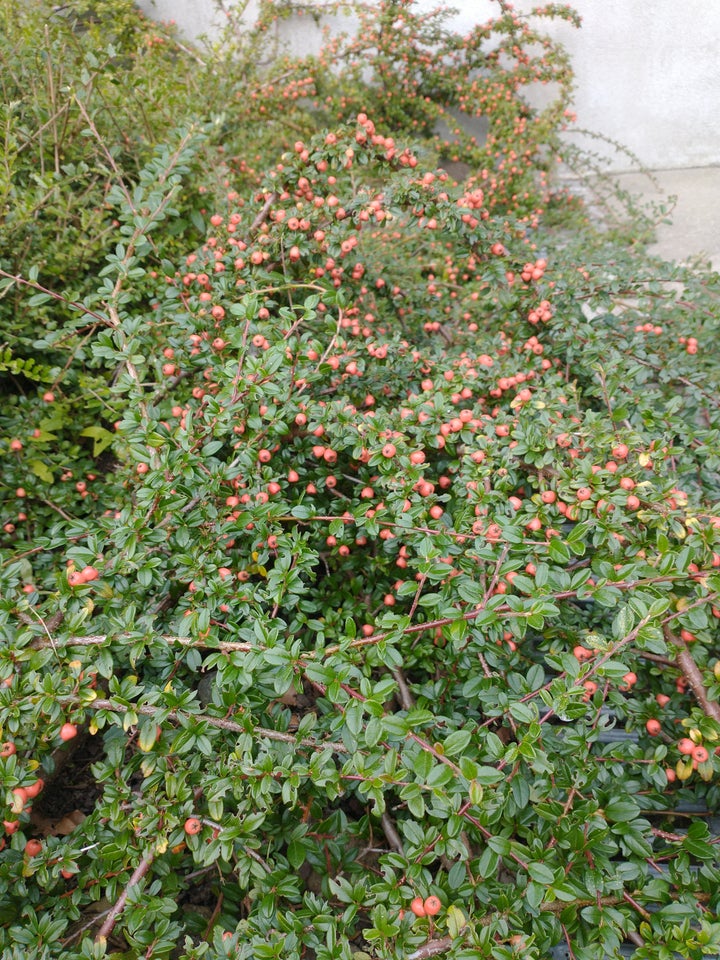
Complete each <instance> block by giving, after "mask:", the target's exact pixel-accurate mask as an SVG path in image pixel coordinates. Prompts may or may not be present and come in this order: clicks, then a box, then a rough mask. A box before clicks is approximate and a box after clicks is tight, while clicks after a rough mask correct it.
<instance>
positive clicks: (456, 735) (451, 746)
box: [443, 730, 472, 757]
mask: <svg viewBox="0 0 720 960" xmlns="http://www.w3.org/2000/svg"><path fill="white" fill-rule="evenodd" d="M471 740H472V733H471V732H470V731H469V730H455V731H454V732H453V733H451V734H450V735H449V736H448V737H446V738H445V741H444V743H443V747H444V748H445V756H447V757H454V756H455V755H456V754H458V753H462V751H463V750H464V749H465V748H466V747H467V745H468V744H469V743H470V741H471Z"/></svg>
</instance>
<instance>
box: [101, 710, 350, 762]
mask: <svg viewBox="0 0 720 960" xmlns="http://www.w3.org/2000/svg"><path fill="white" fill-rule="evenodd" d="M86 706H88V707H90V708H91V709H93V710H115V711H117V712H118V713H128V712H129V711H130V710H133V711H135V712H136V713H139V714H141V715H142V716H144V717H154V716H157V714H158V713H162V712H164V711H163V710H162V708H160V707H151V706H149V705H144V706H140V705H138V704H135V705H134V706H132V707H126V706H125V704H122V703H113V702H112V701H111V700H100V699H97V700H93V701H92V703H89V704H86ZM165 716H166V718H167V719H168V720H172V721H173V722H175V723H178V722H180V721H179V714H178V713H177V712H176V711H175V710H170V711H169V713H166V714H165ZM188 716H189V715H188ZM192 717H193V720H195V721H196V722H197V723H207V725H208V726H210V727H217V728H218V729H220V730H229V731H230V732H231V733H247V732H248V731H247V728H246V727H245V726H243V725H242V724H239V723H235V721H234V720H226V719H225V718H224V717H210V716H208V715H207V714H205V713H196V714H192ZM252 732H253V733H256V734H257V735H258V736H260V737H265V739H267V740H278V741H280V742H281V743H292V744H294V745H295V746H297V747H310V748H311V749H313V750H326V749H327V748H328V747H329V748H330V749H331V750H334V751H335V753H347V752H348V748H347V747H346V746H345V744H344V743H333V742H329V741H328V742H326V741H324V740H312V739H310V738H306V739H304V740H298V739H297V737H294V736H293V735H292V734H291V733H282V732H281V731H279V730H270V729H268V728H267V727H253V731H252Z"/></svg>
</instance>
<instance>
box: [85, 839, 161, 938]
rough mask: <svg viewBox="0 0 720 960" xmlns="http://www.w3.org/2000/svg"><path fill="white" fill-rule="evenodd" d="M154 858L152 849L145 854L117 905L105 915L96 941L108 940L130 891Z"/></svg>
mask: <svg viewBox="0 0 720 960" xmlns="http://www.w3.org/2000/svg"><path fill="white" fill-rule="evenodd" d="M154 859H155V854H154V853H153V852H152V851H149V852H146V853H144V854H143V857H142V860H141V861H140V863H139V864H138V865H137V867H136V868H135V870H134V871H133V874H132V876H131V877H130V879H129V880H128V882H127V886H126V887H125V889H124V890H123V892H122V893H121V894H120V896H119V897H118V899H117V901H116V902H115V905H114V906H113V907H112V909H111V910H110V912H109V913H108V915H107V917H105V921H104V923H103V925H102V926H101V927H100V929H99V930H98V933H97V936H96V937H95V943H98V941H100V940H107V938H108V937H109V936H110V934H111V933H112V932H113V928H114V927H115V924H116V923H117V921H118V918H119V916H120V914H121V913H122V912H123V910H124V909H125V904H126V902H127V898H128V896H129V895H130V891H131V890H132V888H133V887H136V886H137V885H138V883H140V881H141V880H142V878H143V877H144V876H145V874H146V873H147V872H148V870H149V869H150V867H151V866H152V862H153V860H154Z"/></svg>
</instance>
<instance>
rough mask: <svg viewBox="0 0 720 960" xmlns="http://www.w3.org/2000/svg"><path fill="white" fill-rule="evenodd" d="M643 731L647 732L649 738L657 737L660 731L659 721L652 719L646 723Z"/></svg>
mask: <svg viewBox="0 0 720 960" xmlns="http://www.w3.org/2000/svg"><path fill="white" fill-rule="evenodd" d="M645 729H646V730H647V732H648V733H649V734H650V736H651V737H657V735H658V734H659V733H660V731H661V730H662V726H661V725H660V721H659V720H655V718H654V717H653V718H652V719H650V720H648V721H647V723H646V724H645Z"/></svg>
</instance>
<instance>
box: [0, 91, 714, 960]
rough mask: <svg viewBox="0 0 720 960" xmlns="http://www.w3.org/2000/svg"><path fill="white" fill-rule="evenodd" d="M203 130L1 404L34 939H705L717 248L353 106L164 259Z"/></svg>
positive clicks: (2, 866)
mask: <svg viewBox="0 0 720 960" xmlns="http://www.w3.org/2000/svg"><path fill="white" fill-rule="evenodd" d="M212 135H213V134H212V130H208V129H207V127H206V126H205V125H204V124H202V123H200V124H197V125H195V126H191V125H188V126H186V127H184V128H182V129H179V130H178V131H176V132H175V133H173V134H172V135H169V136H168V142H167V143H166V144H165V145H163V146H161V147H159V148H157V149H156V151H155V156H154V158H152V159H151V160H149V161H148V162H147V163H146V164H145V165H144V166H143V167H142V168H141V169H140V170H139V171H138V172H137V174H136V176H135V178H134V179H133V181H132V182H133V190H132V191H129V190H128V189H126V185H125V184H124V182H123V183H120V182H118V183H116V184H114V185H112V186H111V188H110V189H109V191H108V194H107V200H106V202H107V204H108V205H109V208H110V211H109V212H110V214H111V216H112V217H113V218H114V219H115V220H116V221H117V226H116V227H115V228H114V229H115V233H114V235H113V243H112V245H111V252H110V253H109V255H108V256H107V257H106V259H105V266H104V267H103V269H102V271H101V275H100V276H98V277H96V278H95V282H94V285H93V287H92V290H91V291H90V292H89V293H87V294H86V296H85V297H84V299H83V303H82V314H81V319H82V322H83V325H84V326H85V327H86V328H88V332H87V333H86V334H85V335H86V336H87V346H86V348H85V351H86V352H84V353H83V354H78V353H74V354H73V358H72V364H74V367H73V371H74V374H76V375H78V380H77V384H78V386H77V388H76V387H75V386H73V392H72V393H71V395H70V396H68V397H67V398H66V399H65V401H64V402H65V403H66V404H67V406H66V408H65V409H66V416H73V415H75V410H77V417H78V418H80V417H81V416H82V410H83V408H84V403H85V397H84V395H83V390H85V391H87V394H88V397H87V399H88V402H89V403H95V404H97V405H98V408H100V409H102V420H101V421H100V423H99V424H97V425H98V426H100V427H101V429H102V431H103V432H102V433H97V435H96V437H93V435H89V436H90V437H91V439H95V440H97V446H96V449H95V451H94V452H93V451H91V450H90V449H85V450H84V451H83V452H81V453H80V454H79V455H78V451H77V447H74V446H72V441H70V440H68V439H67V434H62V435H59V434H52V432H51V430H50V429H48V422H47V416H48V412H47V411H48V404H49V401H48V400H43V399H42V397H37V396H35V395H34V394H33V393H32V392H31V391H29V390H26V391H18V393H17V394H15V396H14V397H13V398H12V399H11V401H10V402H9V403H8V404H7V406H6V407H5V409H4V410H3V415H2V422H3V436H2V441H1V442H2V452H3V458H4V460H3V464H4V470H3V476H4V482H5V484H6V486H5V490H4V505H3V509H4V510H5V518H4V524H5V534H6V537H7V540H6V544H7V545H6V548H5V549H4V550H3V566H2V572H1V573H0V578H1V579H0V593H1V595H2V600H1V601H0V629H2V632H3V644H2V647H1V648H0V679H1V680H2V685H1V686H0V722H1V723H2V737H1V739H2V742H3V744H2V748H0V776H1V777H2V783H3V786H4V788H5V793H4V800H5V804H6V809H5V815H4V817H3V821H4V830H5V835H4V838H3V840H4V846H3V849H2V851H1V852H0V889H2V896H0V943H2V947H3V951H4V955H5V956H8V957H14V956H23V957H27V956H37V957H61V956H62V957H104V956H115V957H121V956H128V957H129V956H132V957H139V956H148V957H178V958H186V957H187V958H191V957H192V958H195V957H208V958H210V957H223V956H225V957H227V956H235V957H247V958H250V957H281V958H294V957H297V958H300V957H303V958H304V957H319V958H331V957H337V958H350V957H352V956H353V955H354V956H356V957H360V958H362V957H363V956H371V957H384V958H400V957H403V958H408V957H412V958H414V960H421V958H425V957H431V956H447V957H452V958H465V957H468V958H469V957H493V958H500V960H502V958H512V957H514V956H524V957H532V958H538V960H539V958H544V957H547V956H548V955H549V954H550V951H551V949H552V948H553V947H555V946H565V947H566V948H567V950H568V952H570V951H572V955H574V956H575V957H576V958H578V960H585V958H600V957H604V956H606V955H607V956H612V955H618V954H617V951H618V949H619V946H620V944H622V943H623V942H627V941H629V942H631V943H633V944H634V945H635V946H636V947H637V950H636V953H635V956H636V957H637V958H638V960H643V958H647V960H649V958H664V957H672V956H673V955H674V954H675V953H679V954H680V955H682V956H685V957H691V958H695V957H701V956H704V955H711V956H712V955H716V954H717V953H718V951H719V950H720V927H719V926H718V924H717V923H716V922H715V919H714V918H715V913H716V909H717V896H718V895H717V889H718V865H717V856H716V852H715V851H716V844H715V843H714V841H715V839H716V837H715V832H716V831H715V824H714V821H713V818H712V814H713V813H714V812H715V810H716V809H717V785H716V783H717V773H718V762H719V761H718V757H717V756H716V752H715V751H716V746H717V742H718V736H719V734H720V726H719V722H720V709H719V708H718V705H717V700H718V693H719V692H720V690H719V684H720V677H718V676H717V674H720V667H718V666H717V663H718V661H717V656H716V643H717V626H716V624H717V620H718V613H719V612H720V597H719V596H718V591H719V590H720V574H719V570H720V532H719V528H720V519H719V517H718V511H717V500H718V482H719V474H718V432H717V430H718V406H717V399H716V395H717V380H718V370H717V363H716V361H715V360H714V357H713V353H712V344H713V342H714V340H715V338H716V337H717V326H718V323H717V277H716V276H714V275H710V274H708V273H707V272H703V271H700V270H697V271H693V270H689V269H680V268H679V267H677V266H674V265H671V264H664V263H661V262H659V261H654V260H652V259H651V258H648V257H647V256H645V255H644V254H642V252H641V251H633V250H628V249H627V248H625V247H620V246H617V245H615V244H614V243H613V242H612V241H611V240H606V239H604V238H603V237H602V236H597V235H595V234H594V232H593V231H592V230H591V229H590V228H587V229H585V230H583V231H581V230H580V228H579V227H578V226H577V225H576V226H575V229H574V232H568V231H567V230H565V231H558V229H557V228H556V227H553V228H549V227H546V226H545V220H544V217H543V214H542V212H541V211H536V213H535V215H534V217H533V218H532V219H531V220H529V219H528V217H527V216H526V214H525V213H524V212H523V211H522V210H517V212H516V214H515V213H511V212H510V211H508V209H507V207H506V206H505V204H504V202H503V203H500V202H499V201H498V202H496V201H497V197H496V196H495V193H494V189H495V186H494V184H493V181H492V178H488V181H486V182H485V183H483V184H482V185H481V184H480V183H479V182H475V181H470V182H468V183H466V184H463V185H456V184H454V183H453V182H452V181H451V180H450V178H448V176H447V175H446V174H445V173H443V172H442V171H441V170H428V169H425V168H424V167H423V165H422V163H421V162H420V160H419V159H418V154H421V153H422V149H421V148H419V149H416V147H415V145H414V144H413V143H412V142H411V141H409V140H404V139H403V138H402V137H399V136H398V137H396V134H395V131H394V130H393V129H392V128H390V129H388V128H384V127H383V126H381V125H380V124H379V123H378V122H376V121H375V119H374V118H373V117H372V116H371V115H369V114H368V112H367V111H365V110H360V111H359V112H358V114H357V115H356V116H354V117H352V118H350V119H348V122H346V123H342V124H333V126H332V129H330V128H328V129H325V130H323V131H321V132H319V133H317V134H315V135H313V136H305V135H303V136H301V137H299V138H297V140H296V142H295V143H293V144H292V146H291V149H290V150H289V151H287V152H285V153H284V154H282V149H281V148H280V147H279V148H278V153H277V158H278V159H277V160H276V161H275V162H274V163H273V165H272V167H270V168H269V169H268V170H267V173H266V175H265V176H264V177H263V178H262V180H260V181H259V182H258V183H257V185H256V186H255V187H254V188H252V189H251V190H249V191H246V192H242V191H240V190H238V189H236V188H235V183H234V182H233V178H232V175H231V174H230V173H228V175H227V181H228V182H227V184H226V185H225V188H224V196H223V198H222V201H221V200H220V199H217V201H216V203H215V204H214V206H213V207H209V208H206V209H205V213H204V214H203V217H204V220H205V222H206V223H207V232H206V234H205V236H204V238H203V239H202V241H199V242H195V241H194V239H193V238H192V237H188V240H189V241H190V240H192V241H193V242H188V244H187V247H186V248H185V249H184V250H183V252H182V255H178V254H175V255H174V256H171V254H172V253H173V250H176V249H177V246H178V245H179V242H180V241H179V240H178V236H182V235H183V234H182V231H180V232H179V233H176V232H175V228H174V226H173V225H174V224H176V223H178V221H181V220H182V211H181V210H180V209H179V203H180V200H179V198H181V197H182V196H183V191H185V190H186V187H185V184H186V183H188V182H190V183H191V184H193V183H194V184H195V185H196V186H197V181H195V180H194V178H195V177H197V176H198V163H199V159H198V158H202V157H203V156H207V154H206V153H205V152H204V151H206V150H207V144H208V140H209V139H211V138H212ZM396 141H397V142H396ZM193 189H194V187H193ZM498 189H500V188H498ZM166 237H172V238H173V239H172V241H170V240H167V243H168V247H165V240H164V239H163V238H166ZM171 243H172V246H171ZM160 251H165V252H166V253H167V254H168V255H163V256H160V255H159V253H160ZM26 279H28V280H29V281H30V284H31V285H32V284H33V283H34V282H35V281H33V280H32V279H31V277H27V278H26ZM32 293H33V295H34V296H38V295H39V294H40V293H42V291H38V290H37V287H35V288H34V289H33V291H32ZM58 295H59V296H63V297H64V298H65V301H67V297H65V294H63V293H59V294H58ZM46 296H47V295H46ZM53 299H54V298H53ZM45 302H47V301H41V300H34V301H28V311H29V315H28V326H30V322H31V315H30V311H32V310H35V309H38V308H41V307H43V306H44V303H45ZM65 308H66V309H72V308H71V307H68V305H67V302H66V303H65ZM76 312H78V313H79V312H80V311H79V310H76ZM85 356H87V361H86V365H87V368H88V369H89V370H90V371H92V373H91V375H89V374H87V373H86V371H85V367H84V363H85V361H84V357H85ZM68 369H70V367H68ZM80 374H82V376H80ZM89 376H91V380H89V379H88V377H89ZM64 382H65V381H64V380H63V379H62V378H61V379H60V380H58V388H59V389H60V385H61V384H63V383H64ZM73 383H74V381H73ZM91 398H92V399H91ZM55 403H56V401H55V400H53V402H52V404H50V408H51V409H54V405H55ZM36 431H39V433H36ZM48 434H51V435H50V436H48ZM33 451H34V452H33ZM38 451H39V452H38ZM36 461H41V462H42V463H47V464H48V465H49V466H48V470H49V471H50V473H51V477H50V478H49V479H48V478H47V477H43V476H42V475H40V474H39V472H38V468H37V467H35V466H34V463H35V462H36ZM60 469H62V471H63V472H62V473H60V472H59V471H60ZM20 514H22V515H23V516H22V517H21V516H20Z"/></svg>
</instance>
